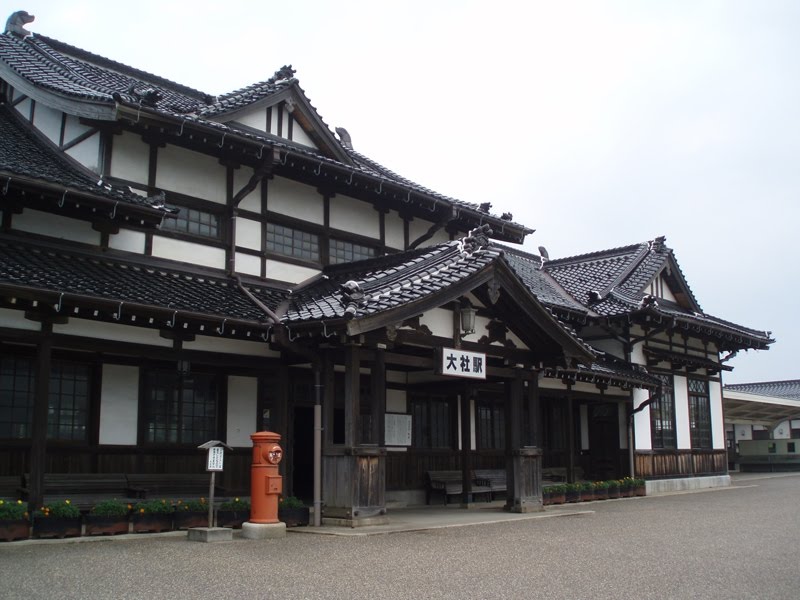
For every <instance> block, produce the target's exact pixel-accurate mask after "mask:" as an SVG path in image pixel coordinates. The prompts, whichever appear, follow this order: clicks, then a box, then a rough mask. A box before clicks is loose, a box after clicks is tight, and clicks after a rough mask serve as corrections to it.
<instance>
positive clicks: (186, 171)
mask: <svg viewBox="0 0 800 600" xmlns="http://www.w3.org/2000/svg"><path fill="white" fill-rule="evenodd" d="M226 179H227V178H226V170H225V167H223V166H222V165H221V164H219V161H218V160H217V159H216V158H215V157H213V156H209V155H207V154H202V153H200V152H193V151H192V150H186V149H184V148H179V147H178V146H166V147H164V148H159V149H158V168H157V170H156V187H158V188H161V189H164V190H171V191H173V192H178V193H180V194H186V195H187V196H194V197H196V198H204V199H205V200H210V201H211V202H218V203H219V204H226V203H227V196H226V193H225V182H226Z"/></svg>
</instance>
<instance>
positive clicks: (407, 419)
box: [385, 413, 411, 446]
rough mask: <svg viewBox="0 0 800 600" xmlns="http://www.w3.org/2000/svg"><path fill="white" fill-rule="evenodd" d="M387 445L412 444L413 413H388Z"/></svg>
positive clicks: (386, 418) (386, 419)
mask: <svg viewBox="0 0 800 600" xmlns="http://www.w3.org/2000/svg"><path fill="white" fill-rule="evenodd" d="M385 421H386V445H387V446H410V445H411V415H398V414H395V413H386V416H385Z"/></svg>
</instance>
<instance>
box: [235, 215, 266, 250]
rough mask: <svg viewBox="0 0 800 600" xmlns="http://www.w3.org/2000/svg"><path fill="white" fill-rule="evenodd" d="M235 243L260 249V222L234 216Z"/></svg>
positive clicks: (252, 248) (243, 246)
mask: <svg viewBox="0 0 800 600" xmlns="http://www.w3.org/2000/svg"><path fill="white" fill-rule="evenodd" d="M236 245H237V246H241V247H242V248H250V249H251V250H261V223H259V222H258V221H253V220H252V219H245V218H244V217H236Z"/></svg>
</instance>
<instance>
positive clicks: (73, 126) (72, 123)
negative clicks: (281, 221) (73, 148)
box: [64, 115, 92, 143]
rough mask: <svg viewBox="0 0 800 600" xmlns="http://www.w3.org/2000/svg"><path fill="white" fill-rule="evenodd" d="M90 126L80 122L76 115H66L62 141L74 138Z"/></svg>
mask: <svg viewBox="0 0 800 600" xmlns="http://www.w3.org/2000/svg"><path fill="white" fill-rule="evenodd" d="M91 129H92V128H91V127H89V126H88V125H84V124H83V123H81V122H80V120H79V119H78V117H73V116H72V115H67V122H66V124H65V127H64V143H68V142H70V141H72V140H74V139H75V138H76V137H78V136H80V135H83V134H84V133H86V132H87V131H90V130H91Z"/></svg>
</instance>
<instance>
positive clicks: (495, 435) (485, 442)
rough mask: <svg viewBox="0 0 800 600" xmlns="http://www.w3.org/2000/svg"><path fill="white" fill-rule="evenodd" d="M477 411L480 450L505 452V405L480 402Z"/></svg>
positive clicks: (485, 401)
mask: <svg viewBox="0 0 800 600" xmlns="http://www.w3.org/2000/svg"><path fill="white" fill-rule="evenodd" d="M475 410H476V412H477V414H476V415H475V416H476V420H477V429H478V431H477V433H478V435H477V440H476V442H477V445H478V448H479V449H482V450H503V449H504V448H505V447H506V418H505V410H504V407H503V403H502V402H492V401H487V400H480V401H479V402H478V404H477V406H476V407H475Z"/></svg>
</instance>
